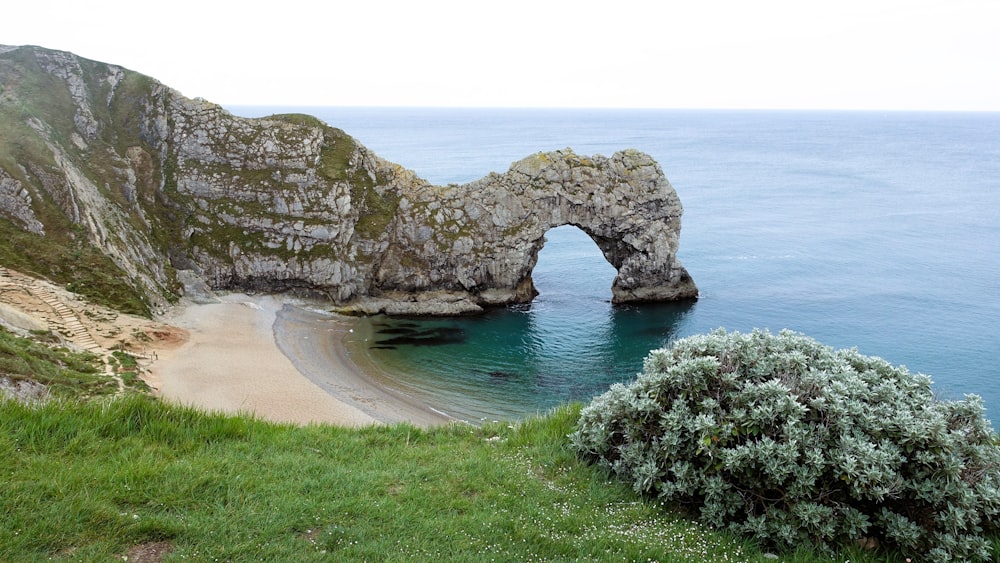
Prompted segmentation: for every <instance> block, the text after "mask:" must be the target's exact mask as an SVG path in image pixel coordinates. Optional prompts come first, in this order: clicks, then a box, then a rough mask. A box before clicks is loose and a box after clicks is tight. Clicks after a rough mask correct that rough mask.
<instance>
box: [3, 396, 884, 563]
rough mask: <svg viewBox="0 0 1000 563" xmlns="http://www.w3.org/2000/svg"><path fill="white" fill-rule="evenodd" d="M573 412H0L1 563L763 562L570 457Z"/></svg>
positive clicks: (124, 408)
mask: <svg viewBox="0 0 1000 563" xmlns="http://www.w3.org/2000/svg"><path fill="white" fill-rule="evenodd" d="M578 413H579V409H578V408H576V407H565V408H562V409H559V410H557V411H555V412H553V413H551V414H549V415H547V416H544V417H540V418H537V419H532V420H528V421H526V422H524V423H521V424H517V425H505V424H500V425H492V426H487V427H484V428H475V427H471V426H465V425H455V426H450V427H444V428H438V429H433V430H421V429H418V428H415V427H413V426H410V425H405V424H404V425H396V426H379V427H369V428H364V429H357V430H352V429H344V428H338V427H332V426H308V427H293V426H288V425H279V424H273V423H268V422H263V421H259V420H254V419H252V418H249V417H232V416H222V415H213V414H204V413H200V412H197V411H195V410H193V409H190V408H182V407H177V406H169V405H165V404H162V403H159V402H157V401H155V400H153V399H150V398H147V397H144V396H141V395H130V396H127V397H125V398H121V399H116V400H113V401H109V402H96V401H90V402H82V401H69V400H64V401H58V402H56V401H53V402H49V403H47V404H44V405H42V406H35V407H31V406H24V405H20V404H18V403H14V402H12V401H5V402H0V475H3V479H4V487H0V560H3V561H25V560H43V559H49V558H51V559H54V560H84V561H93V560H111V559H114V558H118V559H120V558H121V557H122V556H124V555H127V554H128V551H129V549H130V548H131V547H133V546H137V545H142V544H146V543H150V542H162V543H161V545H166V546H168V547H169V549H170V550H171V553H170V554H169V556H168V560H187V559H190V560H200V561H213V560H227V561H248V560H265V561H364V560H368V561H412V560H436V561H559V560H564V561H587V560H596V561H637V560H642V561H647V560H655V561H705V560H713V561H757V560H765V559H764V558H763V554H762V552H761V551H760V550H758V549H757V548H756V547H755V546H753V545H750V544H747V543H745V542H743V541H741V540H738V539H733V538H731V537H729V536H727V535H724V534H719V533H716V532H713V531H710V530H707V529H705V528H703V527H701V526H699V525H697V524H695V523H693V522H692V521H690V520H688V519H686V518H684V517H682V516H679V515H677V514H676V513H674V512H671V511H670V510H668V509H666V508H664V507H662V506H659V505H657V504H656V503H653V502H649V501H646V500H643V499H641V498H639V497H637V496H636V495H635V494H634V493H633V492H632V491H631V490H630V489H627V488H625V487H623V486H622V485H620V484H617V483H612V482H609V481H607V478H606V476H605V475H604V474H603V473H601V472H600V471H598V470H596V469H594V468H593V467H591V466H588V465H585V464H583V463H582V462H580V461H579V460H577V458H576V457H575V456H574V455H573V454H572V452H570V451H569V449H568V446H567V440H566V438H565V436H566V434H568V433H569V432H570V431H571V430H572V427H573V425H574V423H575V421H576V419H577V416H578ZM844 557H845V559H846V558H849V559H850V560H852V561H857V560H865V559H867V560H872V561H874V560H882V558H881V557H879V558H877V559H876V557H875V556H871V555H868V554H854V553H852V554H848V555H846V556H844ZM782 559H783V560H786V561H815V560H826V558H824V557H820V556H817V555H814V554H811V553H809V552H807V551H802V552H799V553H795V554H783V556H782ZM840 560H844V559H840Z"/></svg>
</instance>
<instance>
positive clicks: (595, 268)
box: [529, 225, 618, 304]
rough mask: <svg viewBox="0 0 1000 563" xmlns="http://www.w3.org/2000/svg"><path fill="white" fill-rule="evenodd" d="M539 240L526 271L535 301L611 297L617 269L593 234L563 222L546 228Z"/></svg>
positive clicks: (553, 301)
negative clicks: (535, 254)
mask: <svg viewBox="0 0 1000 563" xmlns="http://www.w3.org/2000/svg"><path fill="white" fill-rule="evenodd" d="M539 243H540V248H539V250H538V252H537V258H536V260H535V264H534V266H533V267H532V269H531V271H530V272H529V278H530V279H531V280H532V282H533V284H534V288H535V291H536V296H535V301H539V302H547V303H553V304H556V303H559V302H565V301H572V300H580V299H587V300H595V301H597V300H599V301H607V302H610V301H611V299H612V285H613V283H614V280H615V278H616V276H617V275H618V269H617V267H616V266H615V265H614V264H613V263H612V262H611V259H612V258H613V256H609V255H608V250H607V249H604V248H601V246H600V245H599V243H598V241H597V240H595V239H594V237H592V236H591V235H589V234H587V233H586V232H585V231H584V230H583V229H581V228H580V227H577V226H575V225H563V226H560V227H554V228H552V229H549V230H548V231H547V232H546V233H545V235H544V237H543V238H542V240H540V241H539Z"/></svg>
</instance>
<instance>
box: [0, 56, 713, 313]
mask: <svg viewBox="0 0 1000 563" xmlns="http://www.w3.org/2000/svg"><path fill="white" fill-rule="evenodd" d="M681 212H682V208H681V204H680V201H679V199H678V198H677V194H676V192H675V191H674V189H673V187H672V186H671V185H670V183H669V182H668V181H667V179H666V178H665V177H664V175H663V172H662V170H661V169H660V167H659V165H658V164H657V163H656V162H655V161H654V160H653V159H652V158H650V157H649V156H648V155H645V154H643V153H640V152H638V151H634V150H625V151H622V152H618V153H615V154H614V155H612V156H611V157H604V156H599V155H598V156H593V157H583V156H579V155H576V154H575V153H574V152H573V151H572V150H570V149H566V150H564V151H556V152H550V153H544V154H543V153H539V154H536V155H532V156H528V157H527V158H525V159H523V160H521V161H519V162H516V163H514V164H513V165H512V166H511V168H510V170H508V171H507V172H505V173H502V174H498V173H490V174H489V175H488V176H486V177H484V178H483V179H481V180H478V181H475V182H471V183H469V184H464V185H448V186H433V185H431V184H429V183H428V182H426V181H424V180H422V179H421V178H419V177H417V176H416V175H415V174H414V173H412V172H411V171H409V170H406V169H404V168H402V167H400V166H398V165H396V164H393V163H390V162H387V161H385V160H383V159H381V158H379V157H378V156H376V155H375V154H373V153H372V152H371V151H369V150H368V149H366V148H365V147H364V146H362V145H360V144H359V143H358V142H357V141H355V140H354V139H353V138H351V137H350V136H349V135H347V134H346V133H344V132H343V131H341V130H339V129H336V128H333V127H330V126H328V125H326V124H324V123H323V122H321V121H320V120H318V119H315V118H313V117H310V116H306V115H275V116H271V117H267V118H261V119H246V118H240V117H236V116H233V115H232V114H230V113H229V112H227V111H225V110H224V109H223V108H221V107H219V106H218V105H215V104H212V103H209V102H207V101H204V100H198V99H189V98H186V97H184V96H182V95H181V94H180V93H178V92H176V91H175V90H172V89H170V88H168V87H166V86H164V85H163V84H161V83H159V82H157V81H156V80H154V79H152V78H149V77H147V76H144V75H142V74H139V73H136V72H132V71H129V70H126V69H123V68H121V67H118V66H115V65H110V64H105V63H99V62H95V61H89V60H86V59H82V58H80V57H77V56H75V55H73V54H71V53H66V52H61V51H52V50H47V49H43V48H39V47H29V46H25V47H7V46H0V264H3V265H7V266H10V267H12V268H15V269H18V270H21V271H27V272H31V273H35V274H37V275H41V276H45V277H48V278H50V279H53V281H57V282H61V283H73V284H74V290H75V291H78V292H80V293H82V294H84V295H87V296H89V297H91V298H92V299H94V300H97V301H99V302H104V303H106V304H109V305H112V306H115V307H116V308H119V309H122V310H127V311H129V312H139V313H145V314H148V313H150V312H151V311H153V310H155V309H158V308H160V307H162V306H164V305H165V304H167V303H168V302H169V301H171V300H172V299H174V298H176V296H177V295H178V294H179V293H180V292H182V291H183V289H182V287H181V284H180V283H178V281H177V280H178V277H177V272H178V271H179V270H185V271H189V272H190V273H191V274H193V275H196V276H199V277H201V278H203V279H204V280H205V281H207V282H208V283H209V285H211V286H213V287H215V288H226V289H243V290H261V291H288V290H296V291H301V292H309V293H312V294H317V295H322V296H326V297H328V298H329V299H331V300H332V301H333V302H335V303H337V304H338V305H340V306H341V307H342V308H343V310H345V311H356V312H362V313H375V312H389V313H424V314H427V313H429V314H454V313H466V312H474V311H478V310H481V308H482V307H484V306H491V305H503V304H509V303H520V302H526V301H530V300H531V299H532V298H533V297H534V295H535V291H534V287H533V285H532V281H531V270H532V268H533V267H534V264H535V262H536V260H537V255H538V251H539V249H540V248H541V247H542V245H543V244H544V234H545V232H546V231H547V230H548V229H550V228H553V227H556V226H560V225H566V224H572V225H576V226H578V227H580V228H581V229H582V230H583V231H584V232H586V233H587V234H588V235H590V237H591V238H592V239H593V240H594V241H595V242H596V243H597V245H598V246H599V247H600V248H601V250H602V251H603V252H604V255H605V257H606V258H607V259H608V261H609V262H610V263H611V264H612V265H613V266H615V268H617V270H618V276H617V278H616V279H615V282H614V286H613V288H612V291H613V299H614V300H615V301H617V302H631V301H662V300H674V299H687V298H693V297H695V296H696V295H697V288H696V286H695V284H694V282H693V281H692V280H691V278H690V276H689V275H688V274H687V272H686V271H685V269H684V268H683V267H682V266H681V264H680V263H679V262H678V260H677V258H676V252H677V246H678V237H679V233H680V218H681Z"/></svg>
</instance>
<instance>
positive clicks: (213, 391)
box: [0, 267, 455, 426]
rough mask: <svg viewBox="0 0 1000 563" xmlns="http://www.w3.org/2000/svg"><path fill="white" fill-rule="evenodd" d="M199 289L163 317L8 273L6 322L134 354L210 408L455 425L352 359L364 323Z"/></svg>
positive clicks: (90, 347)
mask: <svg viewBox="0 0 1000 563" xmlns="http://www.w3.org/2000/svg"><path fill="white" fill-rule="evenodd" d="M189 285H190V287H189V291H188V297H186V298H185V299H183V300H182V302H181V303H179V304H177V305H175V306H174V307H173V308H171V309H170V310H169V311H167V312H166V313H165V314H164V315H161V316H160V317H159V318H157V319H155V320H154V319H147V318H143V317H137V316H134V315H127V314H124V313H119V312H117V311H113V310H110V309H107V308H105V307H101V306H99V305H95V304H93V303H88V302H86V301H83V300H81V299H79V297H78V296H76V295H75V294H73V293H71V292H69V291H66V289H65V288H62V287H59V286H57V285H54V284H51V283H49V282H46V281H44V280H40V279H37V278H33V277H31V276H28V275H25V274H23V273H21V272H17V271H15V270H10V269H8V268H3V267H0V326H3V327H5V328H7V329H9V330H13V331H17V332H21V333H23V334H28V332H29V331H46V330H48V331H52V333H53V334H59V335H60V336H61V337H62V338H65V340H66V342H67V344H69V345H71V346H75V347H76V348H77V349H80V350H86V351H89V352H92V353H94V354H96V355H98V356H107V355H109V354H110V353H111V351H112V350H116V349H124V350H128V351H129V352H132V353H133V354H134V355H135V356H136V357H137V358H138V359H139V363H140V365H141V366H142V367H143V368H144V369H145V370H146V371H145V373H144V374H143V379H145V380H146V382H147V383H148V384H149V385H150V387H152V388H153V393H154V394H155V395H156V396H158V397H161V398H163V399H164V400H167V401H171V402H175V403H179V404H183V405H190V406H194V407H197V408H200V409H204V410H207V411H217V412H225V413H232V414H236V413H249V414H252V415H254V416H257V417H260V418H263V419H267V420H272V421H275V422H287V423H293V424H310V423H330V424H337V425H343V426H365V425H370V424H380V423H389V424H391V423H396V422H410V423H413V424H415V425H418V426H434V425H440V424H447V423H449V422H452V421H454V420H455V419H453V418H451V417H448V416H446V415H444V414H443V413H440V412H438V411H435V410H433V409H431V408H429V407H428V406H426V405H424V404H423V403H421V402H420V401H417V400H415V399H414V398H412V397H409V396H407V395H406V394H404V393H401V392H399V391H396V390H394V389H392V388H391V385H390V384H386V383H387V382H386V381H384V380H380V379H379V378H378V377H375V376H376V375H377V371H376V370H375V369H374V367H373V366H371V365H370V364H368V363H367V362H366V361H365V357H364V354H363V352H361V353H358V354H357V356H358V357H353V356H352V354H351V351H350V350H349V349H348V346H347V339H348V336H349V335H350V332H351V330H352V326H353V324H355V320H354V319H351V318H349V317H342V316H338V315H333V314H329V313H325V312H323V311H322V304H317V303H309V302H307V301H304V300H297V299H294V298H291V297H287V296H282V295H245V294H240V293H232V294H217V293H214V292H212V291H210V290H208V288H207V287H203V284H198V283H190V284H189ZM109 376H110V375H109Z"/></svg>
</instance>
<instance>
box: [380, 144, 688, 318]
mask: <svg viewBox="0 0 1000 563" xmlns="http://www.w3.org/2000/svg"><path fill="white" fill-rule="evenodd" d="M410 196H411V197H407V198H404V199H403V200H401V201H400V208H401V209H404V210H405V213H403V214H400V215H398V216H397V218H396V219H397V220H396V222H395V224H394V228H393V232H392V235H391V237H390V238H391V240H390V242H389V244H388V246H387V250H386V253H385V255H384V257H383V258H384V259H383V260H382V261H381V262H380V264H379V268H378V270H377V271H376V272H375V275H374V276H373V283H372V285H371V286H370V288H369V289H370V292H369V295H370V296H371V297H374V298H387V299H389V300H395V301H404V302H407V301H408V302H411V303H412V302H420V301H421V299H423V300H424V302H426V301H427V300H428V299H433V300H437V301H441V300H445V301H450V302H454V303H460V302H462V304H463V306H464V304H465V302H471V303H473V304H475V306H477V307H480V306H490V305H505V304H513V303H526V302H529V301H531V299H533V298H534V296H535V295H536V292H535V289H534V285H533V282H532V279H531V272H532V269H533V268H534V266H535V264H536V263H537V260H538V252H539V250H540V249H541V248H542V245H543V244H544V236H545V233H546V232H548V231H549V230H550V229H552V228H555V227H560V226H563V225H573V226H575V227H577V228H579V229H580V230H582V231H583V232H584V233H586V234H587V235H588V236H590V238H591V239H593V240H594V242H595V243H596V244H597V246H598V247H599V248H600V249H601V251H602V252H603V254H604V256H605V258H606V259H607V260H608V262H609V263H610V264H611V265H612V266H614V267H615V269H616V270H617V271H618V275H617V276H616V277H615V281H614V283H613V285H612V301H614V302H615V303H629V302H641V301H671V300H679V299H689V298H694V297H696V296H697V294H698V289H697V286H696V285H695V283H694V281H693V280H692V279H691V277H690V276H689V275H688V273H687V271H686V270H685V269H684V267H683V266H682V265H681V264H680V262H679V261H678V260H677V256H676V253H677V247H678V238H679V235H680V226H681V224H680V220H681V213H682V207H681V203H680V200H679V198H678V197H677V193H676V192H675V191H674V189H673V187H672V186H671V185H670V183H669V182H668V181H667V179H666V178H665V177H664V175H663V172H662V171H661V169H660V167H659V165H658V164H656V162H655V161H654V160H653V159H652V158H650V157H649V156H648V155H645V154H643V153H640V152H638V151H634V150H627V151H622V152H618V153H615V154H614V155H613V156H611V157H610V158H608V157H603V156H599V155H598V156H594V157H580V156H578V155H576V154H575V153H574V152H573V151H572V150H569V149H566V150H563V151H556V152H550V153H538V154H535V155H532V156H529V157H528V158H525V159H523V160H521V161H518V162H516V163H514V164H513V165H512V166H511V168H510V170H508V171H507V172H506V173H504V174H495V173H494V174H490V175H488V176H486V177H485V178H483V179H481V180H478V181H475V182H471V183H469V184H464V185H461V186H458V185H452V186H447V187H443V188H442V187H434V186H425V187H424V189H423V190H419V191H417V192H414V193H411V194H410ZM379 300H380V299H379ZM380 301H381V300H380ZM404 308H405V306H404ZM390 312H394V311H393V310H392V309H391V308H390Z"/></svg>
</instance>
